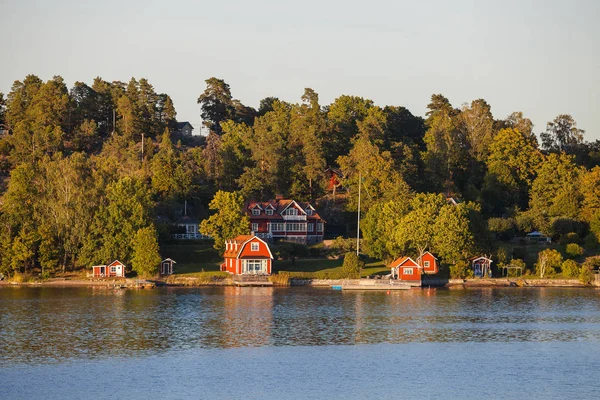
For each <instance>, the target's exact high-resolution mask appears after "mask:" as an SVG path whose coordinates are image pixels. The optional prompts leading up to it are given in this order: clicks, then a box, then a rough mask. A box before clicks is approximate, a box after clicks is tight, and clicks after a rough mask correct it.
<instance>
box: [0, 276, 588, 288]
mask: <svg viewBox="0 0 600 400" xmlns="http://www.w3.org/2000/svg"><path fill="white" fill-rule="evenodd" d="M363 279H364V278H363ZM365 280H366V279H365ZM358 282H359V280H358V279H293V278H292V279H290V283H289V285H277V284H274V285H273V286H276V287H304V286H312V287H331V286H334V285H341V284H343V283H358ZM14 286H23V287H105V288H118V289H133V288H136V289H143V288H146V289H147V288H153V287H157V286H159V287H206V286H238V285H237V284H236V283H234V282H233V281H232V280H231V279H229V278H228V279H224V280H221V281H213V282H206V281H202V280H200V279H198V278H192V277H181V278H176V279H169V280H163V279H156V280H145V279H144V280H142V279H129V278H126V279H113V280H93V279H66V278H51V279H48V280H45V281H37V282H9V281H5V280H4V281H0V288H2V287H14ZM599 286H600V282H599V281H598V280H596V281H595V282H594V283H592V284H591V285H583V284H581V283H580V282H579V280H577V279H523V278H489V279H481V278H477V279H443V278H430V279H426V280H424V281H423V282H422V284H421V286H420V287H421V288H428V287H433V288H460V287H463V288H479V287H481V288H484V287H516V288H523V287H564V288H586V287H589V288H594V287H599ZM416 288H419V286H416Z"/></svg>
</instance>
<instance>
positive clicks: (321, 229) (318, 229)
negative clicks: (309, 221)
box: [317, 222, 323, 232]
mask: <svg viewBox="0 0 600 400" xmlns="http://www.w3.org/2000/svg"><path fill="white" fill-rule="evenodd" d="M317 232H323V223H322V222H318V223H317Z"/></svg>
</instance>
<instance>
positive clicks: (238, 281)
mask: <svg viewBox="0 0 600 400" xmlns="http://www.w3.org/2000/svg"><path fill="white" fill-rule="evenodd" d="M232 282H233V284H234V285H235V286H273V282H271V281H269V277H268V276H267V275H234V276H233V279H232Z"/></svg>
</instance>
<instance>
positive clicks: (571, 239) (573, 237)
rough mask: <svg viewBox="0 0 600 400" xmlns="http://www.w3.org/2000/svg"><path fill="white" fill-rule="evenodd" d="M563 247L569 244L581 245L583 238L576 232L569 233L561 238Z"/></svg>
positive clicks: (560, 241)
mask: <svg viewBox="0 0 600 400" xmlns="http://www.w3.org/2000/svg"><path fill="white" fill-rule="evenodd" d="M558 243H560V244H562V245H563V246H564V245H566V244H569V243H581V238H580V237H579V235H578V234H577V233H575V232H569V233H566V234H564V235H562V236H561V237H560V240H559V242H558Z"/></svg>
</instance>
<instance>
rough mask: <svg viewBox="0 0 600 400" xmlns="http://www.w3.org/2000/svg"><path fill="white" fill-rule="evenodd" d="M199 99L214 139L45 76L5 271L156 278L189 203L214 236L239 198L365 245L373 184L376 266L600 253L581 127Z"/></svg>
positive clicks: (140, 95) (435, 110)
mask: <svg viewBox="0 0 600 400" xmlns="http://www.w3.org/2000/svg"><path fill="white" fill-rule="evenodd" d="M199 92H200V93H199V97H198V104H199V106H200V109H201V117H202V120H203V121H204V122H203V123H204V124H205V126H206V128H207V129H208V130H209V132H210V133H209V134H208V136H206V137H204V136H184V135H182V134H180V133H178V132H177V130H176V126H177V113H176V109H175V105H174V104H173V101H172V99H171V98H170V97H169V95H168V94H164V93H156V91H155V89H154V87H153V86H152V85H151V84H150V82H148V80H146V79H143V78H141V79H135V78H132V79H131V80H130V81H129V82H127V83H125V82H120V81H114V82H107V81H104V80H103V79H102V78H100V77H98V78H96V79H94V81H93V82H92V83H91V85H88V84H86V83H83V82H75V83H74V85H73V87H72V88H70V89H69V88H68V87H67V86H66V84H65V82H64V80H63V79H62V78H61V77H60V76H55V77H54V78H53V79H51V80H48V81H46V82H44V81H42V80H41V79H40V78H38V77H37V76H34V75H28V76H26V77H25V78H24V79H23V80H22V81H15V82H14V84H13V86H12V88H11V90H10V92H9V93H8V94H6V95H4V94H2V93H0V127H1V131H0V132H1V135H0V226H1V229H0V273H4V274H5V275H11V274H13V273H15V272H27V271H31V270H38V269H39V270H41V273H42V275H44V276H51V275H53V274H55V273H58V272H65V271H69V270H78V269H84V268H89V267H90V266H91V265H95V264H99V263H107V262H110V261H111V260H113V259H119V260H121V261H123V262H124V263H125V264H127V265H131V266H132V268H133V270H134V271H136V272H137V273H138V274H140V275H148V274H152V273H154V272H155V269H154V268H156V266H157V264H158V263H159V262H160V255H159V254H160V246H161V245H162V244H163V243H165V242H167V241H168V240H169V238H170V233H172V232H173V230H174V229H175V228H174V223H175V221H176V220H177V219H178V218H180V217H181V216H182V215H183V212H184V211H183V210H184V204H186V205H187V206H186V210H187V212H188V214H189V215H192V216H194V217H196V218H198V219H199V220H203V219H206V218H207V217H208V216H209V215H210V213H212V212H213V211H214V210H213V211H211V209H212V208H218V207H219V205H218V204H215V203H216V202H213V203H212V206H211V207H210V209H209V204H211V201H212V200H213V198H216V197H215V196H217V195H218V194H219V193H221V196H222V197H223V198H225V196H224V193H232V192H235V196H229V197H227V198H235V199H238V205H237V208H238V212H239V213H240V214H239V215H240V216H241V215H242V214H241V207H242V204H239V203H241V202H242V201H243V200H248V199H260V200H267V199H270V198H274V196H275V195H276V194H281V195H283V196H285V197H288V198H293V199H296V200H303V201H311V202H313V203H314V204H315V205H316V206H317V208H318V209H319V212H320V213H321V215H322V216H323V217H324V218H325V219H326V221H327V223H328V224H327V226H328V228H327V229H330V228H331V229H334V228H335V227H337V231H336V232H337V233H339V232H341V236H353V235H356V229H357V227H356V211H357V207H358V204H357V191H358V185H359V183H360V185H361V189H362V191H363V192H362V193H363V196H362V203H361V215H362V218H363V221H362V222H361V236H362V238H363V239H362V241H363V243H364V247H363V248H362V249H361V250H363V251H364V252H365V253H366V254H368V255H369V256H371V257H374V258H377V259H380V260H384V261H390V260H391V259H393V258H395V257H397V256H399V255H415V254H417V255H418V254H419V252H422V251H423V250H424V249H425V248H427V249H430V250H431V251H432V252H434V253H435V254H436V255H438V257H440V259H441V261H442V263H443V264H445V265H448V266H454V267H455V268H459V267H460V266H461V265H463V264H461V263H464V260H465V259H467V258H468V257H470V256H473V255H478V254H482V253H486V254H487V253H489V254H491V253H492V252H494V254H497V252H498V249H499V243H501V242H502V241H508V240H511V239H512V238H513V237H515V236H524V235H525V233H528V232H531V231H534V230H539V231H541V232H543V233H544V234H546V235H548V236H550V237H552V238H554V239H555V240H556V241H560V242H561V243H565V244H576V245H578V246H579V247H580V248H581V249H582V250H581V251H582V252H583V251H584V250H585V251H586V252H588V253H587V254H595V251H596V249H597V246H598V237H599V236H598V235H600V141H598V140H597V141H594V142H588V141H585V140H584V131H583V130H582V129H579V128H578V127H577V123H576V121H575V120H574V119H573V118H572V117H571V115H569V114H563V115H558V116H556V117H555V118H554V119H553V120H552V121H550V122H548V123H547V125H546V127H544V129H543V130H541V129H540V130H538V131H537V135H536V132H535V130H534V129H535V127H534V126H533V124H532V122H531V121H530V120H529V119H528V118H527V117H526V116H525V115H523V113H522V112H519V111H515V112H514V113H512V114H510V115H508V116H506V117H504V118H500V119H497V118H494V116H493V114H492V109H491V106H490V104H488V103H487V102H486V101H485V100H484V99H476V100H473V101H472V102H471V103H470V104H463V105H461V106H459V107H456V106H454V105H452V104H451V103H450V102H449V100H448V99H447V98H446V97H444V96H443V95H441V94H434V95H432V96H431V102H430V103H429V104H428V105H427V110H428V111H427V113H426V116H425V118H422V117H419V116H415V115H413V114H412V113H411V112H410V111H409V110H408V109H406V108H405V107H402V106H399V105H386V106H378V105H376V104H375V103H374V102H373V101H372V100H369V99H365V98H362V97H357V96H351V95H340V96H339V97H337V98H336V99H335V100H334V101H333V103H331V104H328V105H321V104H320V103H319V96H318V94H317V93H316V92H315V91H314V90H312V89H310V88H307V89H304V93H303V94H302V96H301V97H300V99H299V101H298V102H297V103H288V102H286V101H282V100H279V99H278V98H277V97H265V98H264V99H263V100H261V101H260V105H259V107H258V109H255V108H253V107H250V106H246V105H244V104H242V103H241V102H240V101H239V100H237V99H235V98H234V97H233V95H232V92H231V88H230V86H229V85H228V84H227V83H226V82H225V81H224V80H222V79H218V78H214V77H213V78H210V79H207V80H206V88H205V89H204V91H202V90H201V89H200V90H199ZM196 128H199V127H196ZM538 136H539V139H538ZM328 169H335V170H337V171H339V172H340V180H341V181H340V185H339V192H338V193H337V195H334V194H332V193H331V191H330V190H329V188H328V186H327V184H328V175H327V172H326V171H327V170H328ZM450 197H451V198H453V199H456V202H457V204H456V205H453V204H448V201H447V198H450ZM234 208H235V207H234ZM234 211H235V210H234ZM240 219H241V217H240ZM336 236H337V234H336ZM580 245H581V246H580ZM582 246H583V247H582ZM571 248H573V246H571ZM500 258H503V259H502V260H500V261H502V262H505V263H509V262H511V259H513V258H514V259H517V258H519V257H518V255H516V254H504V255H503V256H500ZM557 267H558V266H557Z"/></svg>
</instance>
